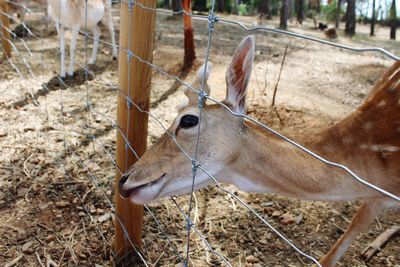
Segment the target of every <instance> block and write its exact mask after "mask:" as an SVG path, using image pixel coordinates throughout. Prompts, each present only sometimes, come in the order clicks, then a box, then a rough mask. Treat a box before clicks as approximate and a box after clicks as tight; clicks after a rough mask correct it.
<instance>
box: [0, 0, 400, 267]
mask: <svg viewBox="0 0 400 267" xmlns="http://www.w3.org/2000/svg"><path fill="white" fill-rule="evenodd" d="M134 4H135V5H137V6H140V7H141V8H144V9H148V10H149V11H156V12H163V13H169V14H177V13H182V12H183V13H185V14H186V15H188V16H191V17H193V18H195V19H196V18H198V19H202V20H209V21H214V23H215V22H223V23H227V24H236V25H238V26H241V27H242V28H244V29H245V30H247V31H258V30H261V31H272V32H276V33H282V34H287V35H290V36H294V37H298V38H302V39H306V40H309V41H316V42H320V41H323V42H320V43H323V44H328V45H332V46H336V47H339V48H343V49H348V50H352V51H357V52H366V51H370V52H371V51H372V52H381V53H383V54H385V55H387V56H388V57H389V58H391V59H395V60H399V58H398V57H397V56H395V55H393V54H391V53H389V52H387V51H386V50H384V49H382V48H355V47H350V46H346V47H341V46H342V45H339V44H336V43H332V42H328V43H326V42H327V41H325V40H320V39H317V38H313V37H309V36H303V35H298V36H297V34H296V35H293V34H292V33H291V32H287V31H281V30H279V31H277V29H267V28H266V27H255V28H251V29H250V28H246V27H245V26H244V24H243V25H241V23H240V22H235V21H229V20H223V19H221V18H216V17H215V16H214V18H210V16H201V15H194V14H191V13H187V12H185V11H184V10H182V11H179V12H173V11H168V10H162V9H153V8H149V7H145V6H143V5H141V4H140V3H136V2H134ZM3 27H4V26H3ZM81 33H84V35H85V36H86V37H87V38H91V39H93V37H92V36H90V35H89V34H88V33H87V32H81ZM100 41H101V42H102V43H103V44H106V45H109V46H112V45H111V44H110V43H108V42H106V41H104V40H101V39H100ZM10 42H11V41H10ZM11 43H12V42H11ZM22 44H23V46H24V47H25V48H26V49H27V51H29V52H28V53H30V50H29V47H28V46H27V44H26V42H24V41H22ZM12 46H13V47H14V48H15V50H16V51H18V50H17V49H16V47H15V45H12ZM115 47H116V48H119V49H120V50H122V51H123V52H125V53H127V54H128V55H130V56H132V57H134V58H136V59H137V60H139V61H140V62H143V63H146V64H147V65H149V66H150V67H152V68H153V69H155V70H156V71H158V72H159V73H161V74H164V75H165V76H167V77H169V78H171V79H174V80H175V81H178V82H180V83H181V84H182V85H184V86H186V87H187V88H189V89H191V90H193V91H194V92H196V93H198V94H199V95H200V96H201V97H204V98H206V99H208V100H210V101H212V102H214V103H215V104H218V105H221V106H222V107H223V108H225V109H227V110H228V111H229V112H230V113H231V114H232V115H233V116H237V117H242V118H244V119H247V120H249V121H251V122H252V123H255V124H257V125H258V126H260V127H262V128H263V129H265V130H268V131H270V132H272V133H273V134H275V135H277V136H278V137H280V138H282V139H284V140H285V141H287V142H289V143H290V144H292V145H294V146H296V147H298V148H299V149H301V150H303V151H304V152H306V153H308V154H309V155H311V156H313V157H315V158H317V159H318V160H320V161H322V162H324V163H326V164H328V165H331V166H334V167H338V168H341V169H343V170H345V171H346V172H348V173H349V174H350V175H351V176H352V177H353V178H355V179H356V180H357V181H359V182H361V183H363V184H364V185H366V186H368V187H370V188H372V189H375V190H377V191H379V192H381V193H382V194H385V195H387V196H389V197H391V198H393V199H395V200H397V201H400V198H399V197H398V196H395V195H393V194H391V193H389V192H386V191H385V190H383V189H381V188H379V187H377V186H374V185H372V184H370V183H368V182H367V181H365V180H363V179H362V178H360V177H358V176H357V175H356V174H355V173H354V172H352V171H351V170H350V169H348V168H347V167H346V166H344V165H341V164H337V163H334V162H330V161H328V160H326V159H324V158H322V157H320V156H318V155H316V154H315V153H313V152H311V151H309V150H308V149H306V148H304V147H302V146H301V145H299V144H297V143H295V142H294V141H292V140H291V139H289V138H287V137H285V136H283V135H281V134H279V133H278V132H276V131H274V130H273V129H271V128H269V127H268V126H266V125H264V124H262V123H260V122H258V121H257V120H254V119H253V118H251V117H249V116H247V115H241V114H236V113H235V112H233V111H232V110H230V109H229V108H228V107H227V106H226V105H224V104H223V103H221V102H219V101H217V100H215V99H213V98H211V97H210V96H208V95H204V92H203V91H202V89H200V90H199V89H196V88H193V87H192V86H191V85H189V84H187V83H186V82H184V81H183V80H181V79H180V78H178V77H175V76H173V75H170V74H168V73H167V72H166V71H164V70H162V69H161V68H159V67H158V66H156V65H154V64H153V63H151V62H148V61H146V60H143V59H142V58H140V57H139V56H137V55H135V54H134V53H133V52H132V51H130V50H129V49H123V48H120V47H119V46H115ZM207 57H208V53H207ZM23 61H24V64H25V65H28V66H29V64H28V63H27V61H26V60H23ZM207 61H208V60H206V62H207ZM9 62H10V64H11V65H12V66H13V67H14V68H15V69H16V70H17V72H18V73H19V74H20V73H21V72H20V71H19V70H18V68H17V67H16V66H15V64H14V63H13V62H12V61H9ZM28 66H27V67H28ZM28 69H30V70H31V68H29V67H28ZM84 69H85V72H86V73H87V74H88V73H90V72H89V69H88V68H87V64H86V66H85V68H84ZM29 72H30V73H31V74H32V71H29ZM20 75H21V74H20ZM59 80H60V82H61V83H63V81H62V79H59ZM86 83H87V81H86ZM87 84H88V83H87ZM110 84H111V83H110ZM65 86H66V85H65ZM112 88H114V89H115V90H117V91H118V93H119V94H122V93H121V92H122V91H121V90H120V89H119V88H118V87H117V86H115V85H113V86H112ZM61 91H62V90H61ZM31 96H32V98H33V100H35V98H34V96H33V94H31ZM124 97H125V98H126V101H127V103H129V104H132V105H133V106H135V107H136V109H137V110H138V111H140V112H145V113H147V114H149V115H150V117H151V118H152V119H154V120H155V121H156V122H157V123H158V124H159V125H160V126H161V127H162V128H163V129H164V130H165V133H167V134H168V135H169V136H170V138H171V139H172V140H173V141H174V142H175V143H176V145H177V146H178V147H179V149H180V150H181V151H182V153H184V154H185V155H186V156H187V157H188V160H189V161H190V163H192V164H193V163H195V164H196V165H197V166H198V168H199V169H200V170H201V171H202V172H204V173H205V174H206V175H207V176H209V178H210V179H212V180H213V181H214V183H216V185H217V187H218V188H219V189H220V190H222V191H223V192H225V193H228V194H230V195H231V196H232V197H234V198H235V200H237V201H238V202H239V203H241V204H242V206H244V207H245V208H247V209H248V210H249V211H251V212H252V213H253V214H255V215H256V216H257V217H258V218H259V219H260V220H261V221H263V223H264V224H266V225H267V226H268V227H270V225H268V222H267V221H265V219H263V217H262V216H260V215H259V214H257V212H256V211H255V210H254V209H252V208H251V207H250V206H248V205H247V204H246V203H245V202H244V201H242V200H241V199H240V198H238V197H237V196H236V195H235V194H234V193H232V192H230V191H228V190H226V189H224V188H223V187H222V186H221V185H220V184H219V183H218V181H217V179H216V178H215V177H213V176H212V175H210V174H209V173H208V172H207V171H206V170H204V169H203V168H202V166H201V165H199V164H198V162H196V159H195V158H192V157H191V156H190V155H189V154H188V153H187V152H186V151H184V150H183V149H182V147H181V146H180V145H179V144H178V142H177V140H176V138H175V136H173V135H171V134H170V133H168V131H167V129H166V128H165V127H164V126H163V125H162V123H161V122H160V121H159V120H158V119H157V118H156V117H155V116H153V115H152V114H151V113H150V112H148V111H144V110H142V109H141V108H140V107H139V106H138V105H137V104H136V103H133V102H132V99H131V98H130V96H129V95H128V96H126V95H124ZM61 99H62V98H61ZM87 105H88V107H89V108H88V110H89V111H90V112H95V111H94V109H92V107H91V106H90V105H89V103H87ZM96 114H99V113H96ZM114 123H115V122H114ZM113 125H114V126H115V127H116V129H117V130H118V129H119V131H118V132H119V134H122V135H123V133H122V131H120V127H119V126H118V125H116V124H113ZM88 129H91V127H90V125H89V128H88ZM91 136H92V142H93V143H94V142H96V138H95V137H94V136H93V135H92V134H91ZM123 136H124V135H123ZM124 140H125V142H126V143H127V145H128V148H129V149H130V150H132V152H134V150H133V149H132V147H131V146H130V144H129V142H127V141H128V140H127V138H126V137H125V136H124ZM134 153H136V152H134ZM106 154H107V155H108V156H111V159H112V155H111V153H109V152H108V153H106ZM136 156H137V154H136ZM112 163H113V165H114V166H115V167H116V168H117V169H118V166H117V165H116V162H115V160H113V159H112ZM87 169H89V168H87ZM107 199H108V197H107ZM108 201H109V202H110V204H111V205H112V203H111V201H110V200H109V199H108ZM172 201H173V202H176V201H175V199H172ZM111 207H112V206H111ZM112 208H113V207H112ZM178 209H179V210H180V211H181V214H182V215H183V216H184V217H185V220H187V222H188V223H190V225H191V227H193V226H194V224H193V223H192V222H191V220H190V212H189V217H187V215H186V214H185V213H184V212H183V210H182V209H181V208H179V207H178ZM146 210H148V211H150V209H149V208H148V207H147V206H146ZM152 217H153V216H152ZM154 218H155V217H153V219H154ZM156 222H157V221H156ZM157 225H158V223H157ZM270 228H271V229H272V230H273V231H274V232H275V233H276V234H277V235H278V236H280V237H281V238H282V239H284V241H285V242H286V243H288V244H289V245H290V246H292V243H291V241H290V240H288V239H286V238H285V237H284V236H283V235H282V236H281V234H280V233H279V232H278V231H277V230H275V229H274V228H273V227H272V226H271V227H270ZM193 229H195V228H193ZM162 232H163V231H162ZM195 232H197V231H196V230H195ZM203 237H204V236H203ZM202 240H203V238H202ZM203 241H204V240H203ZM293 246H294V245H293ZM293 246H292V248H294V249H295V250H296V251H297V252H299V253H300V254H301V255H303V256H305V257H307V258H309V259H310V260H312V261H314V262H315V263H316V264H318V262H316V260H315V259H313V258H312V257H310V256H308V255H307V254H305V253H302V252H301V251H300V250H298V249H296V248H295V247H293ZM207 247H208V249H210V248H211V250H210V252H212V253H214V252H213V250H212V247H211V246H210V245H209V244H208V245H207ZM217 256H218V255H217ZM221 256H222V255H221ZM179 258H180V259H181V261H182V258H181V257H179ZM221 259H222V258H221ZM223 261H224V262H225V261H226V260H223ZM225 263H227V265H228V266H230V265H229V263H228V262H225ZM318 265H319V264H318Z"/></svg>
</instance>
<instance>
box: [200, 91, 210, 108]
mask: <svg viewBox="0 0 400 267" xmlns="http://www.w3.org/2000/svg"><path fill="white" fill-rule="evenodd" d="M207 97H208V94H207V93H206V92H205V91H204V90H200V92H199V100H198V105H199V108H200V109H202V108H203V106H204V103H205V102H206V100H207Z"/></svg>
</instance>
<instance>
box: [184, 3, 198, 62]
mask: <svg viewBox="0 0 400 267" xmlns="http://www.w3.org/2000/svg"><path fill="white" fill-rule="evenodd" d="M183 9H184V10H185V11H186V12H187V13H192V8H191V0H183ZM183 28H184V37H185V41H184V44H185V56H184V58H183V68H184V69H185V68H188V67H191V66H192V65H193V61H194V60H195V59H196V52H195V50H194V38H193V27H192V17H190V16H187V15H186V14H184V15H183Z"/></svg>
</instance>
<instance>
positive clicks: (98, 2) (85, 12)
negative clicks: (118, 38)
mask: <svg viewBox="0 0 400 267" xmlns="http://www.w3.org/2000/svg"><path fill="white" fill-rule="evenodd" d="M47 2H48V13H49V15H50V17H51V18H52V19H53V21H54V22H55V24H56V28H57V32H58V34H59V38H60V52H61V74H60V75H61V77H62V78H64V77H65V76H66V70H65V36H64V35H65V29H69V30H71V32H72V36H71V42H70V63H69V68H68V75H69V76H73V74H74V57H75V49H76V40H77V38H78V34H79V30H80V28H82V27H87V29H88V30H91V31H92V33H93V37H92V38H93V51H92V56H91V58H90V60H89V64H94V63H95V62H96V56H97V49H98V46H99V38H100V28H99V26H98V24H99V23H100V22H102V23H103V24H104V26H106V28H107V30H108V31H109V32H110V35H111V43H112V57H113V59H116V58H117V48H116V44H115V32H114V24H113V21H112V14H111V0H87V1H83V0H47ZM85 3H87V4H85Z"/></svg>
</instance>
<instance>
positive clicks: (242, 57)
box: [225, 36, 254, 114]
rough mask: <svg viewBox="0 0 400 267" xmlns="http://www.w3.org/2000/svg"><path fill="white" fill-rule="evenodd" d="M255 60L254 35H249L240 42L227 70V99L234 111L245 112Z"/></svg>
mask: <svg viewBox="0 0 400 267" xmlns="http://www.w3.org/2000/svg"><path fill="white" fill-rule="evenodd" d="M253 61H254V37H253V36H247V37H246V38H245V39H243V41H242V42H241V43H240V45H239V46H238V48H237V49H236V52H235V54H234V55H233V59H232V62H231V64H230V66H229V68H228V70H227V72H226V86H227V88H226V90H227V91H226V99H225V101H226V102H227V103H228V104H229V105H231V106H232V108H233V111H234V112H236V113H239V114H244V113H245V112H246V109H245V97H246V88H247V84H248V83H249V79H250V74H251V70H252V69H253Z"/></svg>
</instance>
